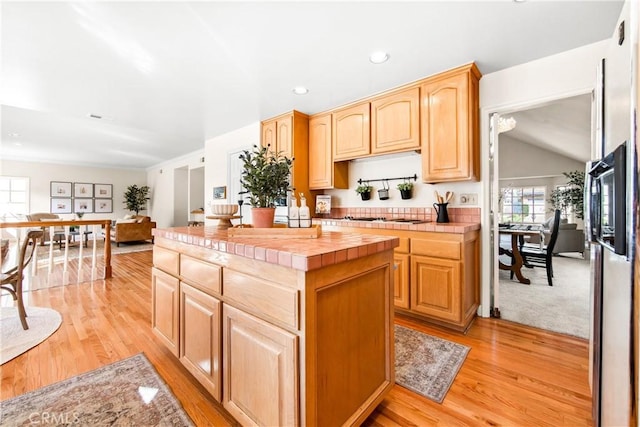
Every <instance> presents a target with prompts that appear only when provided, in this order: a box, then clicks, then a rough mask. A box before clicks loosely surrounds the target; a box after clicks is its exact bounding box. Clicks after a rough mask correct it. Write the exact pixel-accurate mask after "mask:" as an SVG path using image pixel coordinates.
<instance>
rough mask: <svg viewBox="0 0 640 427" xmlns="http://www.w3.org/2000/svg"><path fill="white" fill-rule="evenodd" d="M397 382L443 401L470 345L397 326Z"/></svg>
mask: <svg viewBox="0 0 640 427" xmlns="http://www.w3.org/2000/svg"><path fill="white" fill-rule="evenodd" d="M395 346H396V383H397V384H398V385H401V386H402V387H405V388H408V389H409V390H412V391H414V392H416V393H418V394H421V395H423V396H424V397H426V398H428V399H431V400H433V401H435V402H437V403H442V401H443V400H444V398H445V396H446V394H447V392H448V391H449V387H451V383H453V380H454V379H455V377H456V375H457V374H458V371H459V370H460V367H461V366H462V363H463V362H464V360H465V358H466V357H467V353H469V350H470V348H469V347H467V346H465V345H462V344H457V343H454V342H451V341H447V340H444V339H442V338H437V337H433V336H431V335H427V334H423V333H422V332H418V331H415V330H413V329H409V328H405V327H404V326H400V325H395Z"/></svg>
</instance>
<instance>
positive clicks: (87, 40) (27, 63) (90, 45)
mask: <svg viewBox="0 0 640 427" xmlns="http://www.w3.org/2000/svg"><path fill="white" fill-rule="evenodd" d="M0 7H1V8H2V9H1V12H2V17H1V24H2V33H1V34H2V39H1V48H2V54H1V55H2V70H1V73H2V74H1V77H2V78H1V83H0V103H1V104H2V110H1V113H2V129H1V135H2V138H1V144H0V153H1V155H2V157H4V158H14V159H27V160H32V161H50V162H65V163H78V164H88V165H95V166H112V167H128V168H144V167H149V166H151V165H155V164H158V163H161V162H163V161H166V160H169V159H172V158H175V157H178V156H180V155H183V154H186V153H190V152H193V151H196V150H199V149H202V148H203V146H204V141H205V140H207V139H210V138H212V137H215V136H218V135H221V134H224V133H226V132H229V131H231V130H233V129H236V128H239V127H241V126H245V125H248V124H250V123H253V122H256V121H258V120H261V119H265V118H269V117H272V116H274V115H277V114H280V113H283V112H286V111H289V110H291V109H297V110H300V111H302V112H305V113H309V114H311V113H316V112H320V111H323V110H327V109H330V108H333V107H336V106H339V105H341V104H343V103H346V102H349V101H353V100H356V99H359V98H363V97H366V96H368V95H370V94H373V93H376V92H379V91H382V90H386V89H389V88H392V87H394V86H398V85H401V84H403V83H407V82H409V81H412V80H416V79H419V78H422V77H425V76H428V75H430V74H434V73H437V72H440V71H443V70H446V69H448V68H452V67H455V66H458V65H461V64H464V63H468V62H471V61H475V62H476V63H477V64H478V67H479V68H480V71H481V72H482V73H483V74H487V73H491V72H494V71H497V70H500V69H503V68H506V67H510V66H513V65H516V64H520V63H524V62H528V61H531V60H534V59H537V58H541V57H544V56H548V55H551V54H554V53H558V52H562V51H565V50H568V49H572V48H575V47H578V46H582V45H585V44H589V43H594V42H597V41H599V40H603V39H606V38H609V37H610V36H611V35H612V34H613V29H614V26H615V22H616V19H617V17H618V15H619V13H620V10H621V7H622V2H620V1H601V2H598V1H540V0H529V1H527V2H524V3H516V2H513V1H510V0H493V1H469V2H462V1H449V2H445V1H428V2H427V1H423V2H417V1H414V2H391V1H387V2H255V3H246V2H237V1H236V2H76V3H68V2H39V3H35V2H7V1H3V2H2V3H1V4H0ZM379 49H382V50H386V51H388V52H389V54H390V56H391V59H390V60H389V61H388V62H387V63H385V64H381V65H374V64H371V63H370V62H369V61H368V55H369V53H371V52H372V51H374V50H379ZM297 85H304V86H306V87H308V88H309V91H310V92H309V94H307V95H304V96H298V95H294V94H293V93H292V91H291V90H292V88H293V87H294V86H297ZM88 114H97V115H101V116H103V117H104V118H103V119H102V120H97V119H92V118H89V117H88ZM565 123H566V122H565ZM14 134H18V135H19V136H17V137H16V136H14ZM18 144H19V145H18Z"/></svg>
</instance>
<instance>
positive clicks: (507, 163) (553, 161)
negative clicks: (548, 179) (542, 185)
mask: <svg viewBox="0 0 640 427" xmlns="http://www.w3.org/2000/svg"><path fill="white" fill-rule="evenodd" d="M498 150H499V157H498V159H499V164H500V166H499V167H500V179H508V178H522V177H532V176H553V175H556V176H562V172H570V171H574V170H579V171H584V168H585V165H584V163H582V162H579V161H577V160H574V159H571V158H569V157H566V156H563V155H561V154H557V153H554V152H552V151H549V150H544V149H542V148H540V147H537V146H535V145H533V144H528V143H527V142H524V141H520V140H518V139H515V138H511V137H510V136H509V134H508V133H507V134H501V135H500V139H499V143H498Z"/></svg>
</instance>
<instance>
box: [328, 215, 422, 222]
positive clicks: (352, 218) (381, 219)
mask: <svg viewBox="0 0 640 427" xmlns="http://www.w3.org/2000/svg"><path fill="white" fill-rule="evenodd" d="M335 219H342V220H347V221H378V222H403V223H408V224H424V223H427V222H429V221H425V220H422V219H408V218H389V219H387V218H384V217H368V216H350V215H347V216H345V217H343V218H335Z"/></svg>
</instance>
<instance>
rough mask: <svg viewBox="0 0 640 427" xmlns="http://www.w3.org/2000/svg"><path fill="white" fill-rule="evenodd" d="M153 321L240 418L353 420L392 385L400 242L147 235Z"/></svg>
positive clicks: (328, 236)
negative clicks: (395, 255)
mask: <svg viewBox="0 0 640 427" xmlns="http://www.w3.org/2000/svg"><path fill="white" fill-rule="evenodd" d="M154 236H155V246H154V252H153V264H154V267H153V273H152V311H153V313H152V327H153V331H154V333H155V334H156V336H158V337H159V338H160V340H161V341H162V342H163V343H164V344H165V345H166V346H167V347H168V348H169V349H170V350H171V351H172V352H173V353H174V354H175V355H176V357H178V358H179V359H180V361H181V362H182V363H183V364H184V366H185V367H186V368H187V369H188V370H189V371H190V372H191V373H192V374H193V375H194V376H195V377H196V378H197V379H198V381H199V382H200V383H201V384H202V385H203V386H204V387H205V388H206V389H207V390H208V391H209V392H210V393H211V394H212V396H213V397H214V398H215V399H216V400H218V401H219V402H221V403H222V404H223V405H224V407H225V408H226V409H227V410H228V411H229V413H231V415H233V416H234V417H235V418H236V419H237V420H238V421H239V422H240V423H241V424H243V425H254V424H259V425H278V426H285V425H310V426H312V425H319V426H326V425H343V424H346V425H357V424H360V423H362V421H364V419H366V417H367V416H368V415H369V414H370V413H371V412H372V411H373V410H374V408H375V407H376V406H377V405H378V404H379V403H380V402H381V401H382V399H383V398H384V397H385V395H386V394H387V393H388V392H389V391H390V389H391V387H392V386H393V384H394V346H393V340H394V337H393V277H394V273H393V249H394V248H395V247H396V246H397V245H398V242H399V240H398V238H395V237H389V236H375V235H362V234H356V233H337V232H324V233H322V235H321V236H320V237H319V238H317V239H273V238H271V239H265V238H260V239H257V238H229V237H228V236H227V231H226V230H223V229H217V228H212V227H181V228H171V229H156V230H154Z"/></svg>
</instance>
